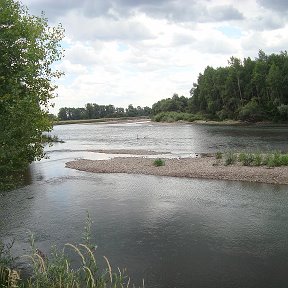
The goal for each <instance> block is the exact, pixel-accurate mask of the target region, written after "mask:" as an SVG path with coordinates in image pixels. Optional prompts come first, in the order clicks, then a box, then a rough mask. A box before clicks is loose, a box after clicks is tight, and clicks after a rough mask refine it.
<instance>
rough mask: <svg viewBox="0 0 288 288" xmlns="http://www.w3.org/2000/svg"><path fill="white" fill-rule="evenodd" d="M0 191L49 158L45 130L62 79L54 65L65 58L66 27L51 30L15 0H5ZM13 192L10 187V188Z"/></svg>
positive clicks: (0, 47) (0, 35) (0, 0)
mask: <svg viewBox="0 0 288 288" xmlns="http://www.w3.org/2000/svg"><path fill="white" fill-rule="evenodd" d="M0 7H1V13H0V123H1V125H0V175H1V183H0V189H3V188H5V183H7V182H9V181H11V177H12V178H13V176H17V175H18V174H19V173H20V171H22V170H23V169H25V168H26V167H27V165H28V164H29V163H31V162H32V161H34V160H38V159H40V158H42V157H43V144H42V141H41V139H42V132H43V131H49V130H50V129H51V120H50V119H49V116H48V107H49V102H50V100H51V99H52V98H53V97H54V91H55V88H56V86H55V85H52V84H51V81H52V80H53V79H55V78H58V77H60V76H61V73H60V72H59V71H53V70H52V69H51V64H52V63H53V62H55V61H57V60H59V59H60V58H61V57H62V52H61V50H60V46H59V42H60V41H61V39H62V37H63V29H62V27H61V26H58V27H54V28H50V27H48V22H47V19H45V18H44V17H35V16H31V15H30V14H29V13H28V10H27V9H26V8H25V7H23V6H21V5H20V4H19V3H18V2H16V1H13V0H0ZM6 188H7V187H6Z"/></svg>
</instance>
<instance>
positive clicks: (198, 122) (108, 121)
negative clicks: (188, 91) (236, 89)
mask: <svg viewBox="0 0 288 288" xmlns="http://www.w3.org/2000/svg"><path fill="white" fill-rule="evenodd" d="M142 121H143V122H151V123H152V124H163V125H167V124H170V125H173V124H176V125H177V124H183V123H185V124H196V125H215V126H217V125H220V126H256V127H259V126H260V127H261V126H265V127H288V123H274V122H270V121H261V122H243V121H239V120H229V119H228V120H223V121H214V120H195V121H193V122H189V121H184V120H179V121H175V122H156V121H153V120H151V119H150V118H149V117H148V116H141V117H121V118H99V119H81V120H64V121H55V122H54V123H53V125H54V126H57V125H68V124H105V123H106V124H118V123H135V122H142Z"/></svg>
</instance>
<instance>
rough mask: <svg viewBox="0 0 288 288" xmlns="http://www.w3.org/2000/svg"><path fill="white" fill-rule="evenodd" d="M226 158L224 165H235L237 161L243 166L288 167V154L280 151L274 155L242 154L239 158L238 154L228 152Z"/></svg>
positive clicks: (273, 153)
mask: <svg viewBox="0 0 288 288" xmlns="http://www.w3.org/2000/svg"><path fill="white" fill-rule="evenodd" d="M217 153H220V152H217ZM216 155H217V154H216ZM224 156H225V157H224V165H231V164H235V163H236V161H238V162H240V163H242V165H243V166H268V167H279V166H288V154H285V153H280V152H279V151H275V152H272V153H260V152H256V153H251V152H249V153H247V152H241V153H239V154H238V156H237V154H236V153H232V152H228V153H226V154H224Z"/></svg>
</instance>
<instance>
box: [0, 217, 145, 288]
mask: <svg viewBox="0 0 288 288" xmlns="http://www.w3.org/2000/svg"><path fill="white" fill-rule="evenodd" d="M91 223H92V221H91V219H90V216H89V214H87V220H86V225H85V231H84V235H83V242H84V243H83V244H79V245H74V244H71V243H66V244H65V246H64V248H63V249H61V250H59V249H57V248H56V247H52V249H51V253H50V255H44V253H43V252H41V251H40V250H38V249H37V248H36V246H35V239H34V236H33V235H31V236H30V244H31V253H30V254H29V255H24V256H22V257H24V258H26V259H28V260H29V261H30V262H31V265H32V275H31V276H29V278H28V279H22V278H21V275H20V272H19V271H17V269H15V268H13V263H12V259H11V256H10V250H11V247H12V246H11V245H10V246H7V245H4V244H3V243H1V242H0V244H1V246H0V249H1V250H0V287H1V288H2V287H7V288H8V287H23V288H24V287H25V288H64V287H65V288H66V287H67V288H85V287H86V288H123V287H135V286H134V285H132V284H131V283H130V282H131V281H130V278H129V277H128V276H127V275H126V272H125V270H120V269H119V268H117V269H114V270H113V269H112V267H111V265H110V262H109V260H108V259H107V257H105V256H103V258H104V261H105V263H106V267H105V268H104V269H101V268H100V267H99V265H98V262H97V261H96V258H95V249H96V248H95V247H96V246H95V245H92V244H91V241H90V240H91ZM71 251H72V253H74V255H76V256H78V259H79V261H78V263H74V262H73V267H72V260H71V258H69V256H68V255H71ZM143 287H144V280H143Z"/></svg>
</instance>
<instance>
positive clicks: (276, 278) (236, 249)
mask: <svg viewBox="0 0 288 288" xmlns="http://www.w3.org/2000/svg"><path fill="white" fill-rule="evenodd" d="M80 126H84V125H80ZM87 126H88V125H87ZM102 126H104V125H102ZM102 126H101V127H100V128H99V127H97V129H99V130H101V133H104V132H103V131H105V126H104V127H102ZM123 126H125V125H123ZM147 126H148V125H147ZM73 127H75V128H74V130H73V131H74V132H75V130H77V125H74V126H73ZM115 127H116V126H115ZM115 127H114V126H112V127H110V126H107V131H109V133H110V134H107V137H106V140H105V141H106V142H107V141H110V140H107V139H108V138H109V137H111V138H113V139H114V140H115V139H117V137H116V130H114V129H115ZM131 127H132V130H133V129H134V128H133V127H134V126H133V125H129V126H126V128H125V127H122V126H121V125H120V128H121V129H120V133H119V139H122V142H121V141H120V140H119V139H118V141H119V143H122V144H121V145H122V146H123V147H125V143H124V141H125V140H123V138H124V139H130V138H131V139H130V140H127V141H131V143H138V146H137V148H145V147H146V145H147V144H145V143H144V144H143V143H142V144H141V143H139V141H138V142H136V141H137V140H135V139H134V138H133V139H132V136H133V134H134V132H136V131H138V134H140V132H139V131H146V132H147V131H150V133H151V134H149V135H150V136H151V135H152V133H154V132H153V131H152V130H153V129H152V128H149V129H150V130H149V129H148V128H147V127H146V125H139V126H138V128H137V129H136V130H133V131H134V132H131ZM157 127H158V126H156V130H157V129H158V128H157ZM165 127H166V126H165ZM92 128H93V127H92ZM92 128H91V127H90V126H88V128H87V129H92ZM182 128H183V131H184V132H183V133H180V132H179V131H178V130H181V129H182ZM62 129H63V130H62ZM66 129H67V130H68V132H67V130H66ZM94 129H96V128H94ZM125 129H126V130H125ZM145 129H146V130H145ZM151 129H152V130H151ZM162 129H164V128H162ZM173 129H174V135H175V136H174V138H173V137H172V136H173V133H172V131H173ZM189 129H191V128H189V127H186V125H183V126H180V128H179V126H178V127H177V128H175V126H167V128H165V129H164V132H165V133H166V132H167V131H170V134H169V133H168V132H167V135H170V136H169V137H170V138H169V137H168V136H167V139H168V138H169V139H170V140H171V139H172V140H171V141H172V143H176V142H177V141H178V142H177V143H178V144H177V149H175V150H177V151H178V153H179V154H180V155H184V154H189V153H192V152H199V150H197V149H196V148H197V147H198V148H199V147H201V148H202V149H203V150H204V149H205V152H208V151H207V150H209V149H210V148H208V149H207V146H204V147H202V146H201V145H200V144H199V143H198V144H192V142H189V141H190V140H191V139H193V141H194V140H195V139H200V140H199V141H200V142H201V141H202V142H201V143H202V144H203V143H206V142H207V143H208V142H209V141H210V140H211V139H207V138H206V141H204V136H205V137H208V136H207V135H211V134H213V135H216V136H215V137H216V139H218V140H217V141H218V142H217V143H216V144H215V145H216V146H217V147H218V145H219V143H220V142H223V141H224V140H225V139H226V140H227V142H228V143H232V142H233V143H237V140H236V139H235V137H236V136H235V135H237V133H240V132H239V131H234V130H233V129H232V128H231V131H230V132H228V131H227V130H228V129H227V128H225V129H224V128H222V127H221V128H219V129H220V130H217V129H218V128H217V127H216V129H215V131H214V132H212V130H213V129H212V128H208V130H207V131H206V130H205V129H204V128H203V127H200V128H199V129H200V130H196V132H195V131H194V130H193V131H192V132H191V131H190V132H189ZM197 129H198V128H197ZM203 129H204V130H203ZM221 129H222V130H221ZM237 129H238V128H237ZM237 129H236V130H237ZM79 130H81V131H82V130H83V127H81V129H79ZM124 130H125V131H126V132H125V131H124ZM69 131H70V127H67V128H65V127H64V128H63V127H61V129H59V134H60V133H62V136H63V137H62V138H65V137H68V135H69ZM81 131H78V134H79V137H80V140H77V139H76V138H75V139H74V138H73V137H74V136H73V137H72V136H70V138H71V139H70V140H69V139H66V141H67V142H66V143H65V144H64V145H63V146H61V145H57V146H55V147H52V148H49V149H48V150H49V151H50V152H49V153H50V159H48V160H43V161H41V162H40V163H35V164H33V165H32V166H31V170H30V175H31V176H30V178H31V182H32V184H30V185H29V186H26V187H24V188H21V189H18V190H15V191H12V192H9V194H8V193H6V194H2V195H1V196H0V219H1V221H0V223H1V224H0V225H1V226H0V233H1V238H2V239H4V240H8V239H11V238H12V237H15V238H16V242H15V247H14V253H16V254H18V253H20V254H25V253H27V251H28V250H29V243H28V237H27V235H28V232H29V230H30V231H33V233H35V235H36V240H37V244H38V246H39V248H40V249H41V250H43V251H44V252H48V251H49V247H50V246H51V244H54V243H56V244H57V245H58V246H59V247H61V246H62V245H64V244H65V243H66V242H67V241H69V242H74V243H78V242H80V241H81V233H82V231H83V224H84V222H85V217H86V211H89V213H90V215H91V218H92V219H93V225H92V230H93V238H94V239H95V242H96V243H97V245H98V248H97V255H98V256H99V259H100V257H101V256H102V255H106V256H107V257H108V258H109V259H110V262H111V264H112V265H113V266H114V267H116V266H120V267H127V269H128V273H129V274H130V275H131V276H132V278H133V279H134V282H136V283H139V284H140V283H141V279H142V278H143V277H144V278H145V282H146V286H145V287H161V288H162V287H163V288H164V287H171V288H172V287H287V271H288V243H287V235H288V225H287V223H288V209H287V207H288V189H287V186H279V185H264V184H252V183H245V182H243V183H242V182H227V181H215V180H214V181H213V180H197V179H177V178H169V177H154V176H141V175H125V174H114V175H105V174H92V173H85V172H80V171H74V170H70V169H67V168H64V163H65V162H66V161H68V160H69V159H74V158H81V157H84V158H89V157H90V156H91V157H96V158H97V157H100V156H99V155H98V154H97V153H92V152H84V151H79V150H83V149H82V148H83V147H84V146H87V147H89V149H90V148H91V147H94V148H95V147H101V145H100V144H99V142H98V141H97V139H96V136H93V137H91V139H90V140H87V139H86V140H85V139H84V138H83V139H82V138H81V137H84V136H83V133H82V132H81ZM111 131H113V133H114V134H115V135H114V134H113V133H112V132H111ZM123 131H124V132H125V133H124V132H123ZM159 131H160V129H159V130H157V133H158V136H159V138H161V135H162V136H163V137H164V134H165V133H164V132H162V133H163V134H160V135H159V133H160V132H159ZM199 131H200V132H201V133H200V132H199ZM219 131H222V132H219ZM248 131H250V130H248ZM74 132H73V133H74ZM284 132H285V130H284ZM73 133H72V132H71V134H72V135H74V134H73ZM75 133H76V132H75ZM101 133H100V136H99V137H100V138H101V137H102V136H103V135H102V134H101ZM129 133H130V134H129ZM197 133H200V134H197ZM235 133H236V134H235ZM245 133H246V132H245ZM245 133H244V132H243V134H245ZM247 133H248V134H249V135H250V137H251V138H253V137H254V138H253V139H254V140H253V141H256V140H255V139H258V140H257V141H258V144H259V143H262V142H261V141H263V145H264V142H266V143H265V145H266V147H272V146H273V144H274V143H278V142H280V143H281V145H282V146H283V147H284V146H285V145H284V144H285V135H284V137H283V131H282V132H281V133H280V134H281V135H282V136H281V137H280V136H277V135H278V133H276V132H275V133H274V132H273V133H272V132H271V131H269V133H267V135H266V132H265V131H264V132H263V135H264V136H263V138H261V137H260V134H261V133H259V135H257V133H255V131H254V132H253V133H250V132H247ZM285 133H286V132H285ZM124 134H129V135H130V137H128V136H126V135H124ZM146 134H147V133H146ZM233 134H235V135H234V136H233ZM268 134H269V135H272V136H271V137H269V136H268ZM87 135H88V136H87V137H90V136H91V133H87ZM101 135H102V136H101ZM113 135H114V136H113ZM123 135H124V136H123ZM165 135H166V134H165ZM178 135H182V138H183V139H184V140H183V139H182V140H181V139H180V140H179V139H178V140H177V139H176V137H178ZM183 135H184V136H183ZM185 135H186V136H185ZM187 135H190V136H189V137H188V136H187ZM192 135H193V137H192ZM203 135H204V136H203ZM241 135H242V134H241ZM253 135H254V136H253ZM59 136H60V138H61V135H59ZM75 137H76V136H75ZM209 137H210V136H209ZM233 137H234V138H233ZM237 137H238V136H237ZM241 137H246V136H243V135H242V136H241ZM279 137H280V138H281V139H279ZM151 138H152V137H151ZM230 138H231V139H230ZM268 138H269V139H272V140H271V142H269V141H267V139H268ZM101 139H102V140H103V143H104V137H102V138H101ZM145 139H146V138H145ZM188 139H190V140H188ZM201 139H202V140H201ZM223 139H224V140H223ZM229 139H230V140H229ZM247 139H250V138H249V137H248V136H247ZM275 139H278V140H277V141H276V140H275ZM102 140H101V141H102ZM114 140H113V141H112V140H111V145H109V146H106V145H107V144H105V145H104V146H102V149H104V148H106V149H108V148H111V147H110V146H112V148H121V147H122V146H121V145H120V144H115V143H114ZM170 140H169V141H168V140H167V142H165V141H166V140H165V141H164V140H163V139H160V140H157V139H156V137H155V139H154V138H153V140H151V139H150V140H149V141H152V142H154V143H156V142H157V141H158V142H157V143H160V144H159V145H156V144H154V146H149V147H150V149H151V150H156V149H158V151H163V149H164V148H165V147H166V149H167V150H169V149H168V148H167V146H168V147H171V145H172V143H171V141H170ZM85 141H86V142H85ZM115 141H116V140H115ZM133 141H135V142H133ZM173 141H174V142H173ZM181 141H183V143H185V144H183V145H181V144H179V143H181ZM191 141H192V140H191ZM195 141H196V140H195ZM229 141H230V142H229ZM196 142H197V141H196ZM196 142H195V143H196ZM224 142H225V141H224ZM165 143H168V144H167V145H165ZM189 143H190V145H189ZM193 143H194V142H193ZM207 143H206V144H207ZM251 143H252V142H251ZM253 143H254V142H253ZM278 144H279V143H278ZM129 145H131V146H133V145H132V144H128V145H127V146H128V147H129ZM193 145H194V146H193ZM195 145H196V146H195ZM197 145H198V146H197ZM203 145H204V144H203ZM207 145H210V144H207ZM251 145H252V144H251ZM253 145H255V147H256V146H257V143H254V144H253ZM259 145H260V144H259ZM259 145H258V146H259ZM69 147H70V148H69ZM133 147H134V148H135V145H134V146H133ZM195 147H196V148H195ZM283 147H282V148H283ZM68 148H69V149H70V152H68V151H66V150H67V149H68ZM175 148H176V147H175ZM61 149H62V150H63V151H61ZM211 149H212V148H211ZM64 150H65V151H66V152H65V151H64ZM77 151H78V152H77ZM209 151H210V150H209ZM172 152H174V153H175V151H174V150H173V151H172ZM21 261H23V260H21ZM21 261H20V265H22V266H23V265H24V266H25V265H26V264H25V263H24V262H21Z"/></svg>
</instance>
